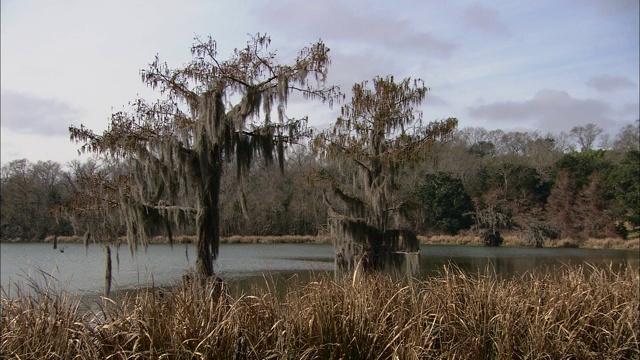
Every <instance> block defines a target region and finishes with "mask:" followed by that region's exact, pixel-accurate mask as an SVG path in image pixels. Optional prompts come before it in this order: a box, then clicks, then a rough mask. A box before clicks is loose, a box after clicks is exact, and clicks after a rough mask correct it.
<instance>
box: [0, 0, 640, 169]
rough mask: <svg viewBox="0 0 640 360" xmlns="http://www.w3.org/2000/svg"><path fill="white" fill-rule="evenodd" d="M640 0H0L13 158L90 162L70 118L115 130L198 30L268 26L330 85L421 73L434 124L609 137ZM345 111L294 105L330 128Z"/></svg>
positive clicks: (630, 91) (623, 90) (632, 57)
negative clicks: (319, 46) (159, 69)
mask: <svg viewBox="0 0 640 360" xmlns="http://www.w3.org/2000/svg"><path fill="white" fill-rule="evenodd" d="M638 4H639V2H638V0H607V1H602V0H560V1H559V0H537V1H514V0H496V1H491V2H488V1H487V2H480V1H477V2H476V1H439V0H432V1H424V0H394V1H382V0H380V1H364V0H362V1H345V0H322V1H293V0H275V1H259V0H246V1H238V0H230V1H226V0H217V1H205V0H181V1H159V0H154V1H142V0H140V1H131V0H122V1H120V0H109V1H85V0H78V1H72V0H56V1H49V0H2V2H1V6H2V7H1V11H0V14H1V22H0V25H1V30H2V37H1V41H0V44H1V56H2V59H1V62H0V64H1V76H0V79H1V91H2V99H1V103H0V105H1V107H0V109H1V124H2V126H1V127H2V128H1V147H2V149H1V153H0V154H1V161H2V164H6V163H7V162H9V161H11V160H14V159H19V158H27V159H29V160H31V161H37V160H49V159H50V160H54V161H59V162H66V161H69V160H72V159H76V158H78V156H77V152H76V150H77V145H75V144H73V143H71V142H70V141H69V136H68V130H67V129H68V126H69V125H70V124H74V125H76V126H79V125H80V124H84V125H86V126H88V127H89V128H92V129H94V130H98V131H101V130H104V129H105V127H106V124H107V122H108V118H109V115H110V114H111V113H112V112H114V111H118V110H121V109H123V107H124V106H125V105H126V104H127V103H128V102H129V101H131V100H133V99H135V98H136V97H138V96H142V97H150V96H152V95H153V93H152V92H151V91H150V90H149V89H147V88H145V86H144V85H143V84H142V83H141V81H140V70H141V69H143V68H145V67H146V66H147V64H149V63H150V62H151V61H152V60H153V59H154V57H155V55H156V54H158V55H159V56H160V58H161V60H164V61H166V62H167V63H168V64H169V65H171V66H175V67H178V66H180V65H183V64H185V63H186V62H187V61H188V60H189V58H190V51H189V48H190V46H191V44H192V43H193V39H194V37H195V36H196V35H198V36H201V37H207V36H209V35H210V36H211V37H212V38H213V39H215V40H217V42H218V50H219V54H220V55H221V56H222V57H223V58H226V55H227V54H230V53H231V52H232V50H233V49H234V48H236V47H243V46H244V45H245V44H246V42H247V40H248V39H249V34H256V33H258V32H260V33H267V34H268V35H270V36H271V38H272V49H273V50H277V52H278V54H279V56H281V59H280V61H281V62H287V61H288V60H290V59H292V56H293V54H295V53H296V52H297V51H298V50H299V49H300V48H302V47H304V46H306V45H309V44H311V43H313V42H316V41H318V40H319V39H322V40H323V41H324V42H325V44H326V45H327V46H328V47H330V48H331V55H332V65H331V68H330V70H329V73H330V74H329V81H330V83H331V84H336V85H340V86H341V87H342V90H343V91H345V92H346V93H347V94H349V93H350V88H351V86H352V85H353V84H354V83H355V82H360V81H363V80H368V79H371V78H373V77H374V76H376V75H381V76H386V75H394V76H395V77H396V78H403V77H407V76H410V77H412V78H422V79H424V80H425V82H426V84H427V85H428V86H429V87H430V89H431V91H430V93H429V95H428V97H427V100H426V102H425V103H424V106H423V109H422V110H423V111H424V116H425V120H435V119H442V118H446V117H452V116H453V117H457V118H458V119H460V127H469V126H474V127H484V128H486V129H489V130H492V129H503V130H505V131H509V130H519V131H534V130H539V131H541V132H543V133H546V132H553V133H559V132H561V131H565V132H568V131H569V130H570V129H571V128H572V127H574V126H577V125H585V124H587V123H595V124H597V125H599V126H600V127H602V128H603V129H605V130H606V131H607V132H608V133H610V134H611V135H612V136H615V134H616V133H617V131H618V130H619V129H620V128H621V127H622V126H624V125H626V124H629V123H632V122H633V121H634V120H635V119H637V118H638V117H640V114H639V113H640V110H639V90H638V89H639V88H638V82H639V77H640V75H639V70H638V69H639V39H638V32H639V25H638V17H639V15H638V14H639V9H638ZM337 110H338V109H333V110H330V109H328V108H326V107H325V106H323V105H321V104H317V103H306V104H297V103H295V104H292V105H291V106H290V108H289V110H288V113H289V115H290V116H291V117H301V116H304V115H308V116H309V118H310V122H311V123H312V125H316V126H325V125H326V124H329V123H331V122H332V121H333V119H335V116H336V113H337Z"/></svg>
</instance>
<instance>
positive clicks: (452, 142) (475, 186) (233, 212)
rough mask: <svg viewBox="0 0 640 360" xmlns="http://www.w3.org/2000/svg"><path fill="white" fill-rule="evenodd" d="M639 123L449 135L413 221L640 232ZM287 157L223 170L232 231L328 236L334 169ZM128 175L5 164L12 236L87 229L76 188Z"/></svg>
mask: <svg viewBox="0 0 640 360" xmlns="http://www.w3.org/2000/svg"><path fill="white" fill-rule="evenodd" d="M639 125H640V121H636V122H635V123H634V124H628V125H627V126H625V127H623V128H622V129H620V131H619V132H618V134H617V135H616V136H615V138H614V139H610V138H609V137H608V136H606V135H604V133H603V131H602V129H600V128H598V127H597V126H595V125H593V124H587V125H585V126H578V127H575V128H573V129H572V130H571V132H570V133H561V134H544V135H543V134H541V133H539V132H504V131H501V130H492V131H488V130H486V129H483V128H472V127H467V128H462V129H459V130H456V131H454V132H453V133H451V134H449V135H448V136H447V137H446V138H445V139H439V140H438V141H437V142H436V143H435V145H434V146H433V148H432V150H431V152H430V154H429V156H428V158H425V159H422V160H421V161H419V162H418V163H417V164H416V165H415V166H413V167H411V168H407V169H404V170H402V173H400V174H397V175H396V178H397V181H396V182H397V184H396V185H395V188H394V189H393V191H394V192H395V195H394V196H397V197H402V198H404V199H406V201H405V203H406V204H409V205H411V206H409V211H408V219H409V220H410V223H411V224H412V226H413V227H414V228H415V231H416V232H417V233H418V234H422V235H436V234H451V235H455V234H459V233H473V234H478V235H480V236H481V238H482V239H483V241H485V242H486V243H487V244H488V245H499V243H500V240H501V235H500V234H504V233H505V232H506V233H509V232H511V233H516V234H518V235H519V236H520V237H521V238H522V239H523V241H524V242H526V243H528V244H530V245H534V246H542V245H543V243H544V242H545V241H547V240H549V239H554V238H571V239H574V240H576V241H581V240H584V239H587V238H603V237H622V238H628V237H629V236H634V237H635V236H638V228H639V227H640V206H639V204H640V185H639V184H640V181H639V179H640V151H639V149H638V147H639V140H638V139H639V133H638V129H639ZM284 152H285V154H284V155H285V156H286V158H287V161H286V162H284V163H283V166H284V171H283V172H282V171H280V169H278V168H277V167H275V168H274V167H269V166H266V164H265V162H264V161H254V162H253V163H252V164H251V166H250V167H249V168H247V169H246V172H247V173H246V176H245V177H244V179H243V180H242V184H241V186H239V184H238V179H237V176H236V174H235V172H234V171H225V172H224V173H223V177H222V179H221V195H220V196H221V201H220V204H221V205H220V207H221V209H220V214H221V215H220V216H221V222H220V223H221V234H222V235H223V236H229V235H315V234H319V233H326V231H327V224H328V222H327V207H326V205H325V203H324V202H323V194H322V186H321V184H319V180H318V177H317V176H316V174H317V173H318V171H319V170H320V169H323V168H325V167H326V166H328V165H327V164H326V163H325V162H324V161H322V160H321V159H319V158H317V157H316V156H314V155H313V154H312V152H311V151H310V150H309V149H308V148H307V147H305V146H300V145H298V146H289V147H288V148H286V149H285V150H284ZM232 165H234V164H226V165H225V166H232ZM126 171H127V169H126V168H124V165H120V164H117V163H113V162H108V161H105V160H103V159H101V158H92V159H90V160H88V161H86V162H84V163H81V162H78V161H73V162H70V163H68V164H65V165H62V164H59V163H56V162H53V161H46V162H42V161H39V162H35V163H34V162H30V161H28V160H26V159H22V160H15V161H12V162H10V163H8V164H6V165H4V166H3V167H2V174H1V187H0V190H1V211H0V226H1V231H2V233H1V237H2V239H3V240H8V239H16V238H19V239H23V240H43V239H44V238H45V237H47V236H52V235H67V236H68V235H78V236H83V235H84V234H85V233H87V231H88V227H89V226H90V225H89V224H90V223H91V221H89V220H90V215H91V214H84V215H80V214H78V213H70V212H68V211H65V209H67V208H69V206H71V205H72V202H74V201H79V200H78V199H81V197H78V196H77V195H78V194H82V193H83V191H84V190H83V189H84V188H85V187H86V186H87V183H86V182H87V181H88V180H87V179H89V178H91V177H90V176H89V175H91V176H94V177H95V176H97V175H99V176H100V177H101V178H102V179H103V180H104V181H106V180H108V179H109V178H110V177H113V176H116V175H115V174H122V173H126ZM104 184H107V182H103V188H104V191H108V186H106V185H104ZM239 193H241V194H240V195H241V196H238V195H239ZM82 216H84V217H82ZM81 217H82V218H81ZM93 221H102V222H104V221H105V217H104V216H101V217H98V216H96V218H95V219H94V220H93ZM109 228H110V229H111V236H124V234H125V233H126V224H123V223H119V222H118V221H117V220H115V219H113V223H112V224H110V227H109ZM163 231H164V230H163V229H162V227H159V228H158V229H157V231H156V232H157V234H158V235H162V234H164V232H163ZM178 232H179V233H183V234H193V233H195V228H194V226H193V225H188V224H187V225H185V226H183V227H182V228H181V229H179V230H178Z"/></svg>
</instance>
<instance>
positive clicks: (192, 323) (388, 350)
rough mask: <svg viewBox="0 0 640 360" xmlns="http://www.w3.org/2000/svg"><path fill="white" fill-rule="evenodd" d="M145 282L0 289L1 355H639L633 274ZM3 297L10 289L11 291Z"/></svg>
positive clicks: (452, 273) (446, 273)
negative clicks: (104, 293) (248, 285)
mask: <svg viewBox="0 0 640 360" xmlns="http://www.w3.org/2000/svg"><path fill="white" fill-rule="evenodd" d="M287 285H288V288H287V290H286V291H284V292H279V291H276V290H274V289H275V284H274V280H273V279H269V278H266V279H265V284H264V286H260V287H255V288H253V289H252V290H251V291H249V292H248V293H247V294H243V295H237V296H231V295H229V293H228V292H227V291H225V290H224V289H223V288H221V287H220V284H219V283H210V284H206V285H205V286H199V285H196V284H194V283H183V284H180V285H176V286H174V287H172V288H170V289H164V290H160V289H155V288H151V289H147V290H144V291H139V292H132V293H128V294H126V295H125V296H124V297H123V298H122V299H119V300H118V301H113V300H111V299H107V298H103V299H102V300H101V301H100V306H99V307H98V309H99V310H93V311H87V312H81V311H79V308H78V299H77V298H74V297H70V296H68V295H67V294H66V293H65V292H64V291H61V290H59V289H52V288H48V287H47V288H41V287H38V286H35V285H34V286H33V287H30V288H29V289H27V290H21V289H19V288H17V289H16V288H13V289H12V291H15V293H13V294H10V293H8V292H4V291H3V294H2V327H1V330H2V335H1V336H2V354H1V355H2V357H6V358H50V359H57V358H73V357H79V358H114V359H124V358H178V359H180V358H189V359H190V358H219V359H341V358H342V359H569V358H575V359H591V358H593V359H634V358H635V359H638V358H639V357H640V351H639V339H640V338H639V333H638V328H639V327H638V325H639V306H640V304H639V300H638V298H639V294H638V286H639V274H638V269H637V268H632V267H627V268H626V269H624V270H616V269H611V268H608V269H607V268H605V269H601V268H592V267H566V268H563V269H562V270H559V271H556V272H553V273H551V272H542V271H534V272H531V273H527V274H524V275H522V276H520V277H516V278H509V279H503V278H500V276H499V275H497V274H496V273H495V272H493V271H491V270H490V269H487V270H486V271H485V272H483V273H479V274H475V275H472V274H468V273H465V272H463V271H461V270H459V269H457V268H454V267H445V268H443V269H442V271H441V272H440V274H439V275H438V276H435V277H432V278H429V279H426V280H414V281H413V282H412V284H411V285H406V284H402V283H396V282H393V281H391V280H390V279H389V278H386V277H382V276H373V275H372V276H367V277H365V278H364V279H362V280H359V281H354V280H353V279H350V278H346V279H344V280H343V281H334V280H333V279H331V278H330V277H328V276H318V277H316V278H315V279H312V280H311V281H310V282H308V283H304V284H301V283H300V282H299V281H294V280H291V281H289V282H287ZM10 295H11V296H10Z"/></svg>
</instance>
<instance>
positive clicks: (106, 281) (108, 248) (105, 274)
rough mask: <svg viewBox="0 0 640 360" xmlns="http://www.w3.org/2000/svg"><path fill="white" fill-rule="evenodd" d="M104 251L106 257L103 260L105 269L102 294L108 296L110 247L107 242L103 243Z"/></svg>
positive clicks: (109, 290) (109, 287)
mask: <svg viewBox="0 0 640 360" xmlns="http://www.w3.org/2000/svg"><path fill="white" fill-rule="evenodd" d="M105 251H106V256H107V258H106V261H105V265H106V269H105V273H104V296H109V293H110V292H111V248H110V247H109V245H108V244H107V245H105Z"/></svg>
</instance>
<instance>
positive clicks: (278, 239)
mask: <svg viewBox="0 0 640 360" xmlns="http://www.w3.org/2000/svg"><path fill="white" fill-rule="evenodd" d="M173 240H174V242H175V243H176V244H184V243H187V244H192V243H195V242H196V237H195V236H188V235H182V236H176V237H175V238H174V239H173ZM418 240H419V241H420V244H423V245H475V246H481V245H482V244H481V243H480V239H479V238H478V237H477V236H475V235H434V236H418ZM19 241H21V240H20V239H14V240H10V241H9V242H19ZM44 241H45V242H50V243H53V236H50V237H47V238H46V239H45V240H44ZM120 241H121V242H122V243H126V239H125V238H121V239H120ZM82 242H83V238H82V237H80V236H58V243H82ZM149 242H150V243H151V244H168V243H169V239H168V238H167V237H164V236H155V237H153V238H151V239H150V241H149ZM220 242H221V243H222V244H302V243H305V244H330V243H331V239H330V238H329V237H328V236H312V235H285V236H239V235H234V236H227V237H222V238H221V239H220ZM502 246H526V244H525V243H524V242H523V240H522V239H521V238H520V237H518V236H515V235H510V234H505V236H504V242H503V243H502ZM544 246H545V247H570V248H588V249H620V250H632V249H636V250H637V249H640V238H638V237H637V236H635V237H633V238H630V239H629V240H623V239H620V238H604V239H587V240H584V241H577V240H573V239H558V240H552V241H548V242H546V243H545V244H544Z"/></svg>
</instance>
